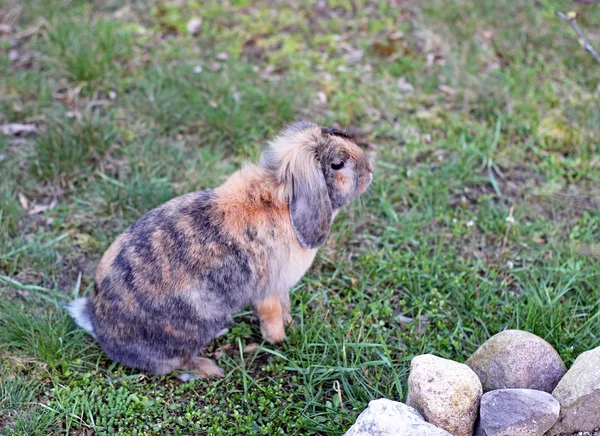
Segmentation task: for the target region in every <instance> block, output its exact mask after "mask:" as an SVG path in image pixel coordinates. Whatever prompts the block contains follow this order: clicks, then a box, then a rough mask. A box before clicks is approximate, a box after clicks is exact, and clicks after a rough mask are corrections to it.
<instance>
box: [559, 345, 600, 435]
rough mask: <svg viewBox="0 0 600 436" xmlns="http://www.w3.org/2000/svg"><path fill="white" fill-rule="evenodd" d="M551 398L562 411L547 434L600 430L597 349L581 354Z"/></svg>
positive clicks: (599, 360)
mask: <svg viewBox="0 0 600 436" xmlns="http://www.w3.org/2000/svg"><path fill="white" fill-rule="evenodd" d="M552 395H554V398H556V399H557V400H558V402H559V403H560V407H561V410H560V417H559V418H558V422H557V423H556V425H555V426H554V427H552V430H551V431H550V434H552V435H558V434H562V433H566V434H571V433H574V432H578V431H582V432H591V431H593V430H595V429H597V428H598V427H600V347H598V348H594V349H593V350H590V351H586V352H585V353H581V355H579V357H577V359H576V360H575V363H573V366H572V367H571V369H569V371H568V372H567V373H566V374H565V376H564V377H563V378H562V380H561V381H560V383H558V385H557V386H556V389H554V391H553V392H552Z"/></svg>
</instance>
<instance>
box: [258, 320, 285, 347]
mask: <svg viewBox="0 0 600 436" xmlns="http://www.w3.org/2000/svg"><path fill="white" fill-rule="evenodd" d="M260 333H261V335H262V337H263V339H264V340H265V341H267V342H268V343H270V344H276V343H277V342H281V341H283V340H284V339H285V330H284V328H283V324H282V323H279V324H278V323H261V325H260Z"/></svg>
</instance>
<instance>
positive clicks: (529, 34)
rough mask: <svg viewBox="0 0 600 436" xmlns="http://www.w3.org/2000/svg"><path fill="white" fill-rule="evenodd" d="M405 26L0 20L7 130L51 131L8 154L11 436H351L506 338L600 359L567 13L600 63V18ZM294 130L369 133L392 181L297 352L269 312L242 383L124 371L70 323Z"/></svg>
mask: <svg viewBox="0 0 600 436" xmlns="http://www.w3.org/2000/svg"><path fill="white" fill-rule="evenodd" d="M251 3H252V4H251ZM396 3H397V2H396ZM396 3H394V2H385V1H382V2H373V1H367V0H358V1H356V2H348V1H337V0H336V1H329V2H327V3H326V6H325V7H323V6H320V5H321V3H318V4H317V3H316V2H314V1H306V2H302V4H300V5H297V6H290V5H288V4H283V3H281V2H273V1H271V0H261V1H259V2H246V1H239V0H238V1H236V2H229V3H228V4H223V2H219V1H212V0H211V1H207V2H199V1H189V2H166V1H153V2H138V1H133V2H126V1H121V0H117V1H112V2H102V1H97V2H81V1H71V2H62V1H55V0H52V1H47V2H42V1H35V0H28V1H26V2H16V1H12V0H9V1H7V2H5V3H4V4H3V5H2V6H0V8H3V9H2V12H3V13H0V17H1V18H0V22H2V23H3V24H7V25H9V26H10V27H11V29H12V30H11V33H9V34H7V35H4V36H2V40H1V41H0V76H1V77H2V79H3V80H0V123H2V124H4V123H26V124H27V123H35V124H36V125H37V127H38V133H37V134H34V135H26V136H19V137H7V136H2V137H0V174H2V177H1V181H0V300H1V301H2V303H1V304H0V433H2V434H9V435H37V434H40V435H45V434H80V433H84V432H88V431H89V432H92V431H93V432H95V434H97V435H103V434H117V435H125V434H127V435H130V434H138V435H142V434H143V435H150V434H181V435H183V434H207V435H209V434H210V435H212V434H215V435H216V434H230V435H245V434H248V435H254V434H268V435H274V434H282V435H283V434H285V435H294V434H297V435H304V434H342V433H343V432H344V431H345V430H346V429H347V428H348V427H349V426H350V425H351V424H352V423H353V422H354V420H355V419H356V416H357V415H358V413H360V411H361V410H362V409H363V408H364V407H365V406H366V405H367V404H368V402H369V400H371V399H374V398H379V397H387V398H391V399H394V400H400V401H402V400H404V399H405V396H406V388H407V385H406V379H407V376H408V367H409V362H410V359H411V358H412V357H413V356H414V355H416V354H420V353H435V354H437V355H439V356H442V357H446V358H450V359H454V360H457V361H460V362H462V361H464V360H466V359H467V358H468V357H469V356H470V354H471V353H472V352H473V351H474V350H475V349H477V347H478V346H479V345H481V344H482V343H483V342H484V341H485V340H487V339H488V338H489V337H490V336H491V335H493V334H495V333H497V332H499V331H501V330H503V329H506V328H519V329H523V330H527V331H530V332H533V333H535V334H537V335H539V336H541V337H543V338H545V339H546V340H548V341H549V342H550V343H551V344H552V345H553V346H554V347H556V349H557V351H558V352H559V353H560V354H561V356H562V357H563V359H564V360H565V362H566V363H567V365H569V364H571V363H572V362H573V360H574V359H575V358H576V357H577V356H578V355H579V354H580V353H581V352H583V351H585V350H587V349H590V348H593V347H597V346H598V345H600V289H599V288H598V285H597V284H598V283H599V281H600V264H599V260H600V259H599V256H598V253H599V252H600V248H599V244H600V188H599V187H600V171H599V166H600V161H599V143H598V138H599V137H600V108H599V106H598V104H597V102H598V99H599V98H600V95H599V92H600V91H599V88H598V83H600V68H599V66H598V65H597V63H595V61H594V59H592V57H591V56H589V55H588V54H587V53H586V52H585V51H584V50H583V49H582V48H581V47H580V46H579V45H578V42H577V38H576V36H575V35H574V33H573V31H572V29H571V28H570V27H569V26H568V25H566V24H565V23H563V22H561V21H560V20H558V18H556V17H555V15H554V12H555V11H556V10H560V11H562V12H568V11H569V10H575V11H576V12H577V13H578V20H579V22H580V25H581V26H582V28H583V29H584V31H585V32H586V33H587V34H589V35H590V39H591V40H592V41H594V42H595V43H596V48H597V49H598V48H600V47H598V45H600V43H598V42H597V41H598V38H599V35H598V31H597V29H598V28H600V27H599V26H598V23H600V4H596V5H593V6H583V5H578V4H572V3H571V2H568V1H566V0H560V1H558V0H557V1H544V2H538V3H537V4H536V3H533V2H512V3H507V2H504V3H502V2H495V1H491V0H485V1H474V0H461V1H457V2H453V3H448V2H441V1H439V0H430V1H427V2H416V1H414V2H413V1H409V2H401V3H399V4H396ZM195 16H198V17H202V19H203V22H202V25H201V28H200V32H199V34H198V35H196V36H190V35H188V34H187V31H186V24H187V20H188V19H189V18H190V17H195ZM507 17H508V18H507ZM13 40H14V42H11V41H13ZM12 47H14V49H15V50H17V52H18V55H19V58H18V59H16V60H10V59H9V56H8V55H9V50H10V49H11V48H12ZM295 118H306V119H310V120H313V121H315V122H318V123H321V124H326V125H334V124H335V125H337V126H339V127H342V128H346V127H347V128H348V129H349V131H351V132H352V133H353V134H355V135H356V137H357V138H358V141H359V142H360V143H362V144H365V145H367V148H368V149H369V153H371V154H372V158H373V160H374V162H375V166H376V173H375V180H374V183H373V185H372V188H371V189H370V190H369V193H368V194H367V195H366V196H365V197H364V198H363V199H361V201H360V202H358V203H357V204H355V205H353V206H352V207H350V208H348V209H347V210H345V211H344V212H343V213H341V214H340V215H339V216H338V218H337V219H336V222H335V223H334V228H333V231H332V233H331V237H330V239H329V241H328V242H327V244H326V246H324V247H323V248H322V249H321V250H320V251H319V254H318V256H317V259H316V261H315V263H314V265H313V267H312V268H311V269H310V271H309V273H308V274H307V275H306V277H304V278H303V280H302V281H301V282H300V283H299V284H298V286H297V287H296V289H295V290H294V293H293V295H292V302H293V317H294V321H295V322H294V324H293V325H292V326H290V328H289V329H288V340H287V341H286V342H285V343H283V344H280V345H277V346H268V345H267V344H263V343H262V342H261V340H260V333H259V329H258V324H257V320H256V319H255V318H254V317H253V316H252V314H251V313H250V312H249V311H247V312H242V313H240V314H238V316H237V317H236V325H235V326H234V328H232V329H231V331H230V333H229V334H228V335H227V336H224V337H221V338H219V339H218V340H216V341H214V343H212V344H211V345H210V346H209V347H208V349H207V350H206V351H207V354H208V355H209V356H211V357H212V358H219V365H220V366H222V367H223V368H224V370H225V373H226V376H225V378H223V379H221V380H211V381H194V382H190V383H182V382H180V381H178V380H177V379H174V378H170V377H162V378H157V377H149V376H147V375H145V374H140V373H139V372H137V371H135V370H131V369H128V368H124V367H122V366H121V365H118V364H115V363H113V362H111V361H110V360H109V359H107V358H106V356H104V355H103V354H102V352H101V350H100V349H99V348H98V347H97V345H96V343H95V342H94V341H93V340H92V338H90V337H88V336H87V335H85V334H84V333H83V332H82V331H80V330H79V329H77V328H76V326H75V325H74V323H73V322H72V321H71V320H70V319H69V318H68V316H67V315H66V312H65V311H64V309H63V305H64V304H65V303H66V302H67V301H69V300H70V299H71V298H73V297H74V296H75V295H82V294H85V293H86V292H87V291H89V289H91V286H93V280H94V273H95V268H96V267H97V265H98V261H99V259H100V257H101V256H102V254H103V252H104V251H105V250H106V249H107V248H108V246H109V245H110V243H111V242H112V241H113V240H114V239H115V238H116V237H117V236H118V235H119V233H120V232H122V231H123V230H124V229H125V228H126V227H127V226H128V225H129V224H131V222H133V221H134V220H135V219H136V218H138V217H139V216H140V215H141V214H143V213H144V212H145V211H147V210H149V209H151V208H152V207H154V206H157V205H159V204H161V203H163V202H165V201H167V200H168V199H170V198H172V197H174V196H176V195H180V194H183V193H186V192H190V191H194V190H200V189H205V188H209V187H214V186H217V185H218V184H220V183H221V182H222V181H223V180H224V179H225V178H226V177H227V175H228V174H230V173H231V172H232V171H234V170H235V169H236V168H238V167H239V166H240V165H241V163H242V162H243V161H245V160H247V159H255V158H256V157H257V156H258V154H259V152H260V149H261V147H262V146H263V145H264V143H265V141H267V140H268V139H270V137H271V136H272V135H273V134H274V132H276V131H277V130H278V129H279V128H280V127H281V126H282V124H283V123H284V122H289V121H291V120H293V119H295ZM508 217H512V218H513V219H514V223H511V222H510V221H511V219H510V218H509V219H508V220H507V218H508ZM253 344H258V348H255V347H254V345H253ZM249 345H252V347H250V351H249V350H248V349H247V348H246V347H247V346H249ZM252 348H254V350H252Z"/></svg>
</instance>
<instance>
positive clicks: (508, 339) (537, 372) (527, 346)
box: [466, 330, 567, 393]
mask: <svg viewBox="0 0 600 436" xmlns="http://www.w3.org/2000/svg"><path fill="white" fill-rule="evenodd" d="M466 364H467V365H468V366H469V367H471V369H472V370H473V371H475V373H476V374H477V375H478V376H479V379H480V380H481V384H482V385H483V391H484V392H489V391H493V390H495V389H535V390H538V391H544V392H548V393H549V392H552V390H553V389H554V387H555V386H556V384H557V383H558V382H559V380H560V379H561V378H562V376H563V375H564V374H565V373H566V372H567V368H566V367H565V364H564V363H563V361H562V359H561V358H560V356H559V355H558V353H557V352H556V350H555V349H554V348H552V345H550V344H549V343H548V342H546V341H545V340H543V339H542V338H540V337H538V336H536V335H534V334H531V333H528V332H524V331H521V330H505V331H503V332H500V333H498V334H497V335H494V336H492V337H491V338H490V339H488V340H487V341H486V342H485V343H484V344H483V345H482V346H481V347H479V349H478V350H477V351H475V353H473V355H472V356H471V357H470V358H469V360H467V361H466Z"/></svg>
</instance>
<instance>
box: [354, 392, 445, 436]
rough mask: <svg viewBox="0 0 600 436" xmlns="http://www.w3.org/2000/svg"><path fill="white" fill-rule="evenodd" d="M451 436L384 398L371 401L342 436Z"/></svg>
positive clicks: (406, 408) (412, 411)
mask: <svg viewBox="0 0 600 436" xmlns="http://www.w3.org/2000/svg"><path fill="white" fill-rule="evenodd" d="M398 435H402V436H452V435H451V434H450V433H448V432H447V431H444V430H442V429H439V428H437V427H436V426H434V425H432V424H429V423H428V422H425V421H424V420H423V417H422V416H421V415H420V414H419V412H417V411H416V410H415V409H413V408H412V407H408V406H407V405H406V404H402V403H399V402H397V401H391V400H386V399H385V398H382V399H379V400H373V401H371V402H370V403H369V407H367V408H366V409H365V410H364V411H363V412H362V413H361V414H360V415H359V416H358V418H357V419H356V422H355V423H354V425H353V426H352V427H350V429H349V430H348V431H347V432H346V434H345V435H344V436H398Z"/></svg>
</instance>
